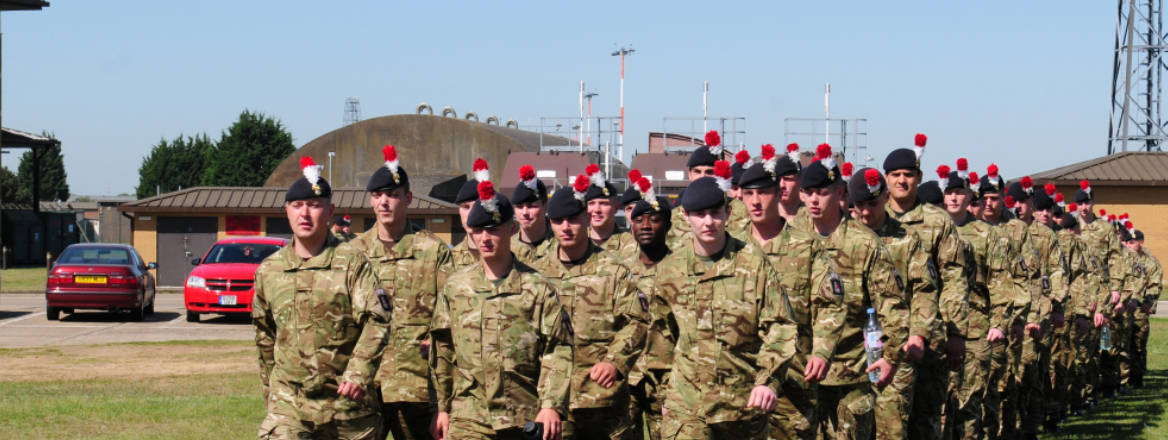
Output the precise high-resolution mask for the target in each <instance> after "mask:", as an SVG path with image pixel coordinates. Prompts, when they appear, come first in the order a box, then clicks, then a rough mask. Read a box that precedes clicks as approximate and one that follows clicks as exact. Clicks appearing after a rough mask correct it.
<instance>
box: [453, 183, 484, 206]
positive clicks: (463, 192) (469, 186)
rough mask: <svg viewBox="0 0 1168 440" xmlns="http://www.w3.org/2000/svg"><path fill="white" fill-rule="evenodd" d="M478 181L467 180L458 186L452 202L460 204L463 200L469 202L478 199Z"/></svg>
mask: <svg viewBox="0 0 1168 440" xmlns="http://www.w3.org/2000/svg"><path fill="white" fill-rule="evenodd" d="M478 187H479V181H478V180H475V179H470V180H467V181H466V182H464V183H463V184H462V186H461V187H459V188H458V195H456V196H454V204H455V205H461V204H462V203H463V202H471V201H475V200H478V199H479V190H478Z"/></svg>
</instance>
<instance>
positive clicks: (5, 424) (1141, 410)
mask: <svg viewBox="0 0 1168 440" xmlns="http://www.w3.org/2000/svg"><path fill="white" fill-rule="evenodd" d="M0 359H5V360H6V361H8V362H9V363H12V364H13V365H12V366H13V367H18V369H19V370H20V371H15V370H14V369H8V370H5V369H0V414H3V417H0V438H55V439H154V438H167V439H207V438H216V439H251V438H255V435H256V429H257V428H258V426H259V423H260V421H261V420H262V419H263V416H264V410H263V401H262V399H261V396H260V386H259V378H258V376H257V375H256V373H255V371H254V367H252V365H254V362H255V361H254V352H253V349H252V345H251V343H250V342H247V341H188V342H166V343H128V344H109V345H100V346H79V347H52V348H27V349H24V348H21V349H0ZM159 359H161V360H159ZM211 360H214V361H216V362H221V363H223V365H224V366H211V367H208V366H206V364H207V363H208V362H209V361H211ZM145 361H153V362H154V363H153V364H143V363H142V362H145ZM38 365H39V366H40V367H38ZM144 365H149V367H148V368H147V367H144ZM134 369H144V370H145V371H142V372H138V371H132V370H134ZM208 370H215V371H218V370H221V372H208ZM1148 370H1149V371H1148V376H1147V377H1146V379H1145V383H1146V385H1147V386H1146V387H1144V388H1143V389H1140V390H1137V391H1136V392H1135V393H1133V394H1131V395H1129V396H1125V397H1121V398H1118V399H1113V400H1108V401H1105V402H1104V404H1103V405H1102V406H1101V407H1099V408H1097V409H1095V410H1094V411H1092V412H1090V413H1088V414H1086V415H1084V416H1078V417H1074V418H1071V419H1070V420H1069V421H1068V422H1067V423H1066V424H1065V425H1064V431H1063V433H1061V434H1060V435H1058V436H1050V435H1046V436H1044V437H1043V438H1048V439H1055V438H1057V439H1113V438H1122V439H1141V438H1146V439H1163V438H1168V414H1166V410H1168V399H1166V398H1165V397H1166V396H1168V319H1153V320H1152V336H1151V341H1150V342H1149V344H1148ZM38 371H45V372H46V373H43V374H39V373H38ZM191 371H195V372H194V373H191ZM140 375H143V376H145V377H142V376H140ZM42 376H51V377H42Z"/></svg>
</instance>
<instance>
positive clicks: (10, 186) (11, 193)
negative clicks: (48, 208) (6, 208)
mask: <svg viewBox="0 0 1168 440" xmlns="http://www.w3.org/2000/svg"><path fill="white" fill-rule="evenodd" d="M19 188H20V184H19V183H17V181H16V173H13V172H12V171H10V170H9V169H8V167H0V191H2V194H0V199H2V200H3V201H4V203H28V201H27V200H21V199H20V195H19V194H18V193H19V191H18V189H19Z"/></svg>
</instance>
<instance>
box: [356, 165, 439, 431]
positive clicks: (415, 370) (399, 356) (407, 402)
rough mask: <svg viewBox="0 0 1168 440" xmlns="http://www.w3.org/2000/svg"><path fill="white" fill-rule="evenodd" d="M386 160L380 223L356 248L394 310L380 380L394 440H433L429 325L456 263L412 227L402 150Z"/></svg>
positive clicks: (378, 185)
mask: <svg viewBox="0 0 1168 440" xmlns="http://www.w3.org/2000/svg"><path fill="white" fill-rule="evenodd" d="M382 153H383V155H384V156H385V165H384V166H379V167H377V170H375V171H373V174H372V176H370V177H369V182H368V183H366V185H365V190H366V191H368V192H369V204H370V205H372V206H373V215H374V218H376V219H377V223H376V225H375V226H374V227H373V228H372V229H370V230H368V231H365V232H364V233H363V234H361V235H359V236H357V237H356V238H354V239H353V240H352V241H350V242H349V243H350V244H351V245H353V247H355V248H357V249H358V250H360V251H361V252H362V253H363V254H365V256H366V257H367V258H368V259H369V262H370V264H371V265H372V268H373V271H374V273H376V275H377V278H378V279H379V280H380V282H381V284H380V287H381V288H382V290H384V291H385V293H386V294H387V295H389V298H390V302H391V303H392V307H393V312H392V314H393V319H392V321H391V325H390V329H389V344H388V345H387V347H386V349H385V353H384V354H383V356H382V358H381V365H380V367H379V368H378V370H377V378H376V383H377V384H378V385H379V386H380V387H381V402H382V406H381V417H382V419H383V420H384V421H385V427H386V431H387V432H388V433H389V434H390V435H392V438H393V439H394V440H421V439H428V438H429V437H430V419H431V418H433V416H434V413H435V408H434V403H433V402H432V401H431V400H430V395H431V392H432V391H431V390H430V382H429V380H430V367H429V365H428V364H427V361H426V353H428V351H429V348H430V332H429V326H430V321H431V319H432V318H433V313H434V305H435V301H436V300H437V295H438V292H439V291H440V290H441V289H442V285H443V284H444V283H445V282H446V277H447V276H448V275H449V272H450V271H451V270H452V269H453V264H452V263H451V255H450V248H449V247H448V246H446V243H444V242H443V241H442V239H440V238H438V237H437V236H436V235H434V234H433V233H431V232H430V231H427V230H422V229H416V228H414V227H413V226H411V225H410V224H409V222H407V221H406V215H407V211H408V209H409V208H408V207H409V205H410V202H411V201H412V200H413V197H414V196H413V193H412V192H410V177H409V174H407V173H406V169H405V168H404V167H402V166H401V163H400V161H399V160H398V157H397V150H396V149H395V148H394V146H392V145H386V146H385V148H384V149H383V150H382Z"/></svg>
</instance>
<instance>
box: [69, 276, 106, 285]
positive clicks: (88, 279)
mask: <svg viewBox="0 0 1168 440" xmlns="http://www.w3.org/2000/svg"><path fill="white" fill-rule="evenodd" d="M73 282H74V283H76V284H105V283H106V277H105V276H97V275H74V276H73Z"/></svg>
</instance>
